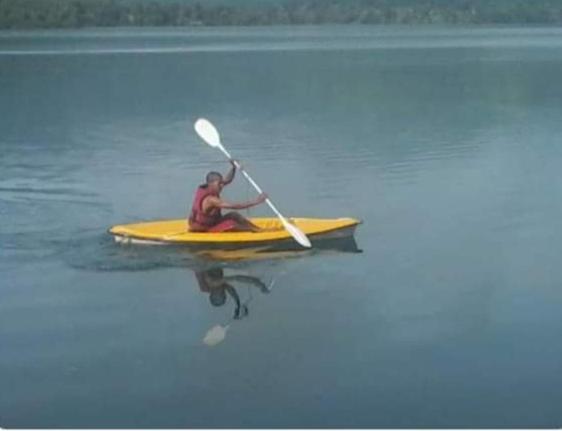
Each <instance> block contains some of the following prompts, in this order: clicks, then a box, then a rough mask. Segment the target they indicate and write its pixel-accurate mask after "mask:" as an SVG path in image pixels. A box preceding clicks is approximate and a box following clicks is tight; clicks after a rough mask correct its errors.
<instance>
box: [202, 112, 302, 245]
mask: <svg viewBox="0 0 562 431" xmlns="http://www.w3.org/2000/svg"><path fill="white" fill-rule="evenodd" d="M195 131H196V132H197V134H198V135H199V136H200V137H201V139H203V140H204V141H205V142H206V143H207V144H209V145H210V146H211V147H213V148H218V149H219V150H220V151H222V153H223V154H224V155H225V156H226V157H228V158H229V159H230V160H232V157H231V156H230V153H229V152H228V151H226V149H225V148H224V147H223V145H222V143H221V138H220V136H219V132H218V131H217V129H216V128H215V126H213V125H212V124H211V122H210V121H208V120H205V119H204V118H199V119H198V120H197V121H196V122H195ZM236 167H237V168H238V169H240V170H241V171H242V173H243V174H244V176H245V177H246V179H247V180H248V182H249V183H250V184H251V185H252V186H253V187H254V188H255V189H256V191H257V192H258V193H263V191H262V189H261V188H260V186H258V185H257V184H256V182H255V181H254V180H253V179H252V177H250V175H249V174H248V173H247V172H246V171H245V170H244V169H243V168H242V167H241V166H240V165H239V164H238V163H236ZM266 202H267V204H268V205H269V207H270V208H271V209H272V210H273V212H274V213H275V214H276V215H277V217H279V220H281V223H283V227H284V228H285V229H286V230H287V232H289V233H290V234H291V236H292V237H293V238H294V239H295V241H297V242H298V243H299V244H300V245H302V246H303V247H307V248H310V247H311V246H312V245H311V244H310V240H309V239H308V238H307V237H306V235H305V234H304V233H303V232H302V231H301V230H300V229H299V228H298V227H296V226H295V225H293V224H291V223H289V221H288V220H287V219H286V218H285V217H283V215H282V214H281V213H280V212H279V210H278V209H277V208H276V207H275V205H273V202H271V199H269V198H268V199H266Z"/></svg>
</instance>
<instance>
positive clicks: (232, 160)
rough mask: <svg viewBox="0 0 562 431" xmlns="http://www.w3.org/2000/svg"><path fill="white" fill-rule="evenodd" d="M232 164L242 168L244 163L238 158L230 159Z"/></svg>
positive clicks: (234, 166)
mask: <svg viewBox="0 0 562 431" xmlns="http://www.w3.org/2000/svg"><path fill="white" fill-rule="evenodd" d="M230 164H231V165H232V167H233V168H236V167H238V168H240V169H242V164H241V163H240V162H239V161H238V160H236V159H230Z"/></svg>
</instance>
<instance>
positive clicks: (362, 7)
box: [0, 0, 562, 29]
mask: <svg viewBox="0 0 562 431" xmlns="http://www.w3.org/2000/svg"><path fill="white" fill-rule="evenodd" d="M325 23H334V24H347V23H362V24H491V23H500V24H504V23H513V24H529V23H535V24H558V25H559V24H562V0H277V1H268V2H265V1H262V2H256V1H254V2H251V1H242V0H236V1H234V0H232V1H230V2H227V1H222V2H221V1H214V2H208V1H199V2H197V1H193V0H192V1H190V0H167V1H164V0H0V29H8V28H78V27H94V26H190V25H209V26H213V25H273V24H281V25H283V24H325Z"/></svg>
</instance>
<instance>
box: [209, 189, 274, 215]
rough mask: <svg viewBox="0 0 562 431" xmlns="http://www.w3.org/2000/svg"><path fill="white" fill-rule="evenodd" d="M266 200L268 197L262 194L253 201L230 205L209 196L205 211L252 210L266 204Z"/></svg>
mask: <svg viewBox="0 0 562 431" xmlns="http://www.w3.org/2000/svg"><path fill="white" fill-rule="evenodd" d="M266 199H267V195H266V194H265V193H262V194H261V195H259V196H258V197H257V198H256V199H254V200H253V201H248V202H241V203H230V202H226V201H224V200H222V199H221V198H218V197H216V196H209V197H208V198H206V199H205V201H204V202H203V210H204V211H207V210H209V209H211V208H220V209H224V210H245V209H247V208H252V207H255V206H256V205H259V204H261V203H263V202H265V200H266Z"/></svg>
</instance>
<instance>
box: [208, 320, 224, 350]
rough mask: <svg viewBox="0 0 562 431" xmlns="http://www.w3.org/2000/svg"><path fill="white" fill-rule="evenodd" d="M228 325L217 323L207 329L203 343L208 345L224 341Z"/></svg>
mask: <svg viewBox="0 0 562 431" xmlns="http://www.w3.org/2000/svg"><path fill="white" fill-rule="evenodd" d="M227 330H228V326H220V325H215V326H213V327H212V328H211V329H209V330H208V331H207V334H206V335H205V338H203V343H205V344H206V345H207V346H211V347H212V346H216V345H217V344H219V343H220V342H222V341H223V340H224V339H225V337H226V331H227Z"/></svg>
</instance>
